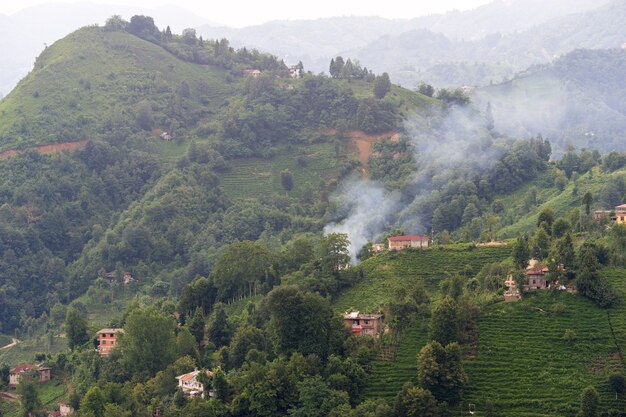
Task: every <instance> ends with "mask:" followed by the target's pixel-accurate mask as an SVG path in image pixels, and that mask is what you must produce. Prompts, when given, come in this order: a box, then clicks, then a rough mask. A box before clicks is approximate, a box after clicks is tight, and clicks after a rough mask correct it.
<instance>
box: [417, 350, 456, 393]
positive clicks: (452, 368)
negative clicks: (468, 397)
mask: <svg viewBox="0 0 626 417" xmlns="http://www.w3.org/2000/svg"><path fill="white" fill-rule="evenodd" d="M417 374H418V380H419V382H420V385H421V386H422V388H424V389H427V390H429V391H430V392H432V394H433V395H434V396H435V398H437V400H438V401H447V402H448V403H451V404H456V403H458V402H459V401H460V399H461V392H462V390H463V386H464V385H465V383H466V382H467V375H466V374H465V370H464V369H463V361H462V355H461V347H460V346H459V344H458V343H450V344H449V345H447V346H446V347H445V348H444V347H443V346H442V345H441V343H439V342H437V341H432V342H430V343H428V344H427V345H425V346H424V347H423V348H422V349H421V350H420V352H419V355H418V358H417Z"/></svg>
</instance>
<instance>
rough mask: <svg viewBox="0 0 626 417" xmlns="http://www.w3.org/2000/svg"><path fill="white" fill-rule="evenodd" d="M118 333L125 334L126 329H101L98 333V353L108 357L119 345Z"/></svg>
mask: <svg viewBox="0 0 626 417" xmlns="http://www.w3.org/2000/svg"><path fill="white" fill-rule="evenodd" d="M118 333H124V329H101V330H99V331H98V353H100V356H107V355H108V354H109V353H111V350H112V349H113V348H115V346H116V345H117V335H118Z"/></svg>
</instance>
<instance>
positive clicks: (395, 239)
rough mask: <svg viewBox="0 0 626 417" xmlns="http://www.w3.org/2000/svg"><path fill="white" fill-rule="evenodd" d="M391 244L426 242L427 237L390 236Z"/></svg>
mask: <svg viewBox="0 0 626 417" xmlns="http://www.w3.org/2000/svg"><path fill="white" fill-rule="evenodd" d="M389 240H390V241H392V242H405V241H407V240H428V236H420V235H407V236H392V237H390V238H389Z"/></svg>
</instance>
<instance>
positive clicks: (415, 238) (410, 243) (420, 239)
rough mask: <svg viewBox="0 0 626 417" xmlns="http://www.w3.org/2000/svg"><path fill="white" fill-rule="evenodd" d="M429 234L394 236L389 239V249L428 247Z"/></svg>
mask: <svg viewBox="0 0 626 417" xmlns="http://www.w3.org/2000/svg"><path fill="white" fill-rule="evenodd" d="M428 240H429V239H428V236H419V235H411V236H392V237H390V238H389V239H387V242H388V247H389V250H402V249H406V248H427V247H428Z"/></svg>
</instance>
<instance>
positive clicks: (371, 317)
mask: <svg viewBox="0 0 626 417" xmlns="http://www.w3.org/2000/svg"><path fill="white" fill-rule="evenodd" d="M382 320H383V315H382V314H368V313H361V312H359V311H351V312H349V313H345V314H344V315H343V323H344V325H345V326H346V327H347V328H349V329H350V330H351V331H352V334H353V335H354V336H365V335H367V336H378V335H379V334H380V333H381V332H382V331H383V324H382Z"/></svg>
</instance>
